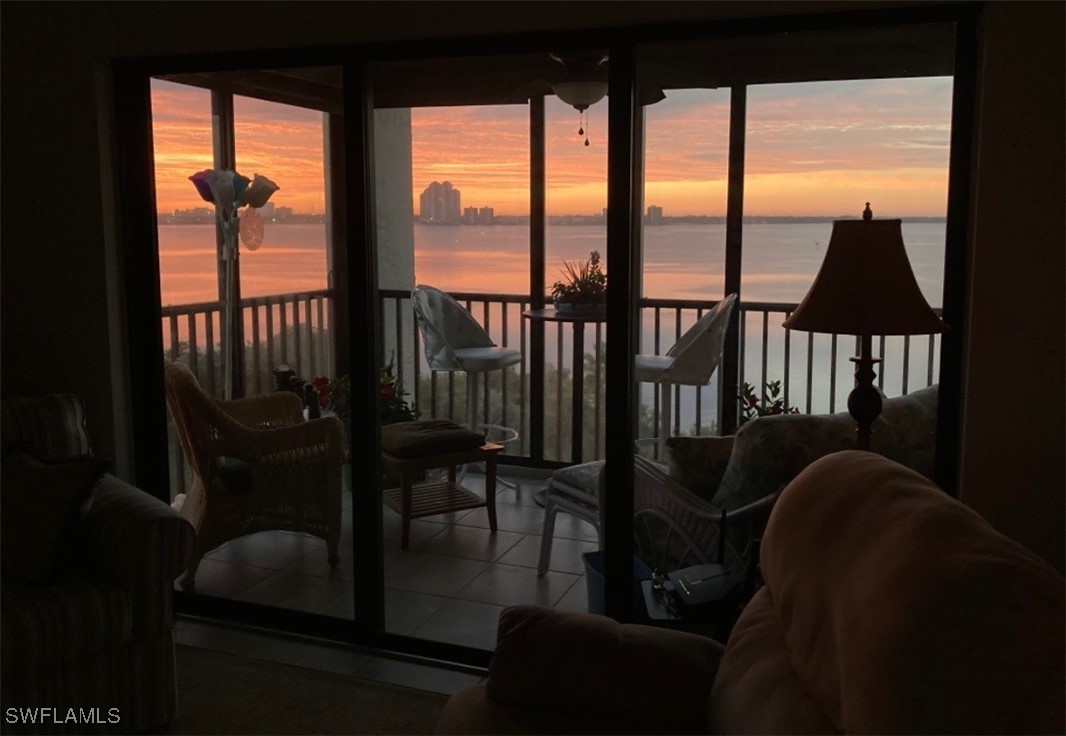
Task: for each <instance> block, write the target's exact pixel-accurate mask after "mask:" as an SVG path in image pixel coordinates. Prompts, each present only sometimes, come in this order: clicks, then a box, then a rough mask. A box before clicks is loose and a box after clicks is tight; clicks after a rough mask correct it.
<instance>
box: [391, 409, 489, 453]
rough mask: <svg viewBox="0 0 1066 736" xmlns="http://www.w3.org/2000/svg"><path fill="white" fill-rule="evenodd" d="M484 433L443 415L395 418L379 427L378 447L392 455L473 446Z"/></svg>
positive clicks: (453, 449) (433, 451) (460, 450)
mask: <svg viewBox="0 0 1066 736" xmlns="http://www.w3.org/2000/svg"><path fill="white" fill-rule="evenodd" d="M483 444H485V435H483V434H479V433H478V432H471V431H470V430H469V429H465V428H463V427H461V426H460V425H458V424H456V423H455V422H449V421H447V420H446V419H428V420H425V421H421V422H397V423H395V424H388V425H386V426H384V427H382V428H381V448H382V449H383V450H384V451H385V452H387V453H389V454H390V455H393V456H394V457H402V458H413V457H427V456H430V455H446V454H448V453H452V452H463V451H465V450H476V449H477V448H479V447H481V446H482V445H483Z"/></svg>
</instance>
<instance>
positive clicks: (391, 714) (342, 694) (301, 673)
mask: <svg viewBox="0 0 1066 736" xmlns="http://www.w3.org/2000/svg"><path fill="white" fill-rule="evenodd" d="M177 652H178V657H177V659H178V698H179V700H178V717H177V719H175V721H174V722H173V723H171V724H170V727H169V728H167V729H166V730H164V731H161V732H160V733H164V734H428V733H431V732H432V730H433V724H434V722H435V721H436V719H437V715H438V714H439V713H440V711H441V709H442V708H443V707H444V703H445V702H447V700H448V698H447V696H445V695H438V694H436V693H428V692H424V691H422V690H413V689H410V688H405V687H399V686H396V685H387V684H383V683H377V682H370V681H367V680H360V679H358V678H356V677H352V676H346V675H334V674H329V673H326V672H318V671H315V670H308V669H303V668H300V667H291V666H288V665H283V664H275V663H273V662H262V661H257V660H253V659H247V658H244V657H239V656H235V655H232V654H225V653H222V652H214V651H210V650H206V649H198V648H195V647H188V646H182V645H180V644H179V645H178V647H177Z"/></svg>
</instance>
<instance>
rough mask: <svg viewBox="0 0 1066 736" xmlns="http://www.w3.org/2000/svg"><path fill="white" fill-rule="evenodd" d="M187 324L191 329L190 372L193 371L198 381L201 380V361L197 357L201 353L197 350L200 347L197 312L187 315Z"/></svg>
mask: <svg viewBox="0 0 1066 736" xmlns="http://www.w3.org/2000/svg"><path fill="white" fill-rule="evenodd" d="M185 322H186V324H187V325H188V328H189V370H191V371H192V374H193V375H194V376H196V378H197V379H199V378H200V366H199V362H200V361H199V358H198V356H197V353H198V352H199V351H198V350H197V347H198V346H197V340H196V312H189V313H188V314H187V315H185Z"/></svg>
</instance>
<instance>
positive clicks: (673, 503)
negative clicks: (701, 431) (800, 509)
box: [633, 455, 780, 574]
mask: <svg viewBox="0 0 1066 736" xmlns="http://www.w3.org/2000/svg"><path fill="white" fill-rule="evenodd" d="M633 460H634V464H635V468H634V470H635V482H634V488H633V506H634V510H633V536H634V543H635V545H636V552H637V556H638V557H640V558H641V559H642V560H644V562H645V563H646V564H647V565H648V566H649V567H652V568H654V569H659V570H663V571H664V572H665V571H670V570H679V569H681V568H683V567H688V566H690V565H705V564H712V563H713V564H720V565H724V566H725V567H727V568H729V569H730V570H733V571H735V572H737V573H745V574H750V573H751V572H752V571H753V567H754V566H755V565H756V564H757V563H758V560H757V556H758V543H759V540H760V538H761V537H762V532H763V530H764V529H765V527H766V521H767V519H768V518H769V516H770V511H771V510H773V506H774V503H775V502H776V501H777V496H778V494H779V492H780V491H775V492H773V493H770V494H768V495H767V496H765V497H763V498H760V499H758V500H757V501H753V502H752V503H749V504H747V505H746V506H742V507H741V508H738V509H733V510H730V511H727V510H726V509H722V508H719V507H717V506H714V505H712V504H710V503H708V502H707V501H704V500H703V499H702V498H700V497H699V496H697V495H696V494H694V493H692V492H691V491H690V490H689V489H687V488H685V486H683V485H682V484H681V483H679V482H678V481H677V480H675V479H674V478H673V477H671V476H670V475H669V473H667V472H666V470H665V469H664V468H663V467H661V466H660V465H658V464H657V463H654V462H652V461H650V460H648V459H647V458H644V457H641V456H639V455H638V456H637V457H635V458H633Z"/></svg>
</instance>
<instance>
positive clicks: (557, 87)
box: [552, 81, 607, 112]
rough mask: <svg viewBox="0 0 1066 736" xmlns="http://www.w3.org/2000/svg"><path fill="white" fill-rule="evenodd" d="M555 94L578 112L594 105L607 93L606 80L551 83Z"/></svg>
mask: <svg viewBox="0 0 1066 736" xmlns="http://www.w3.org/2000/svg"><path fill="white" fill-rule="evenodd" d="M552 91H553V92H554V93H555V96H556V97H558V98H559V99H560V100H562V101H563V102H565V103H566V104H568V105H570V106H572V107H574V108H575V109H576V110H578V111H579V112H584V111H585V110H587V109H588V108H589V106H590V105H595V104H596V103H597V102H599V101H600V100H602V99H603V98H604V97H605V96H606V95H607V83H606V82H595V81H588V82H556V83H555V84H553V85H552Z"/></svg>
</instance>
